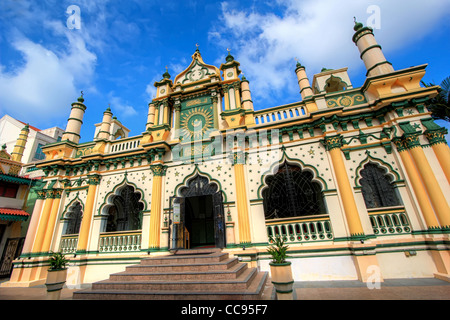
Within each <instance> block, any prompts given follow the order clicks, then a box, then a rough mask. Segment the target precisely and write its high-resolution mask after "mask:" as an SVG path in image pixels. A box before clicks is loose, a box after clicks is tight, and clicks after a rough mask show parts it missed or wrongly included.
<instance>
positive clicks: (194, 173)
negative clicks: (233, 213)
mask: <svg viewBox="0 0 450 320" xmlns="http://www.w3.org/2000/svg"><path fill="white" fill-rule="evenodd" d="M197 175H200V176H202V177H205V178H207V179H208V180H209V182H210V183H215V184H217V186H218V191H221V192H222V194H223V202H224V203H226V202H227V199H228V197H227V194H226V192H225V191H224V190H223V188H222V184H221V183H220V181H218V180H216V179H214V178H212V177H211V175H210V174H208V173H206V172H202V171H201V170H200V169H199V168H198V166H197V165H195V169H194V170H193V171H192V172H191V173H190V174H188V175H187V176H186V177H184V179H183V181H182V182H181V183H179V184H178V185H177V186H176V187H175V189H174V192H173V194H174V195H175V196H178V193H179V191H180V190H181V188H182V187H188V185H189V183H188V182H189V181H190V180H192V179H194V178H195V177H196V176H197Z"/></svg>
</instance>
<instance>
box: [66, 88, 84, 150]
mask: <svg viewBox="0 0 450 320" xmlns="http://www.w3.org/2000/svg"><path fill="white" fill-rule="evenodd" d="M85 111H86V106H85V105H84V98H83V91H81V96H80V97H79V98H78V101H77V102H74V103H72V110H71V111H70V116H69V120H68V121H67V126H66V131H64V133H63V135H62V138H61V140H62V141H71V142H75V143H78V142H79V141H80V132H81V125H82V124H83V117H84V112H85Z"/></svg>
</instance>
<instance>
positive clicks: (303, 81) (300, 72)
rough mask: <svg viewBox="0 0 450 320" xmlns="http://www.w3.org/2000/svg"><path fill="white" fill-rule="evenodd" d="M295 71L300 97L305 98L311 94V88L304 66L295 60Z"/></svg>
mask: <svg viewBox="0 0 450 320" xmlns="http://www.w3.org/2000/svg"><path fill="white" fill-rule="evenodd" d="M295 73H296V74H297V79H298V85H299V87H300V94H301V95H302V99H303V100H305V98H307V97H311V96H313V94H314V93H313V90H312V88H311V85H310V84H309V80H308V76H307V75H306V71H305V67H304V66H302V65H301V64H300V62H298V61H297V67H296V68H295Z"/></svg>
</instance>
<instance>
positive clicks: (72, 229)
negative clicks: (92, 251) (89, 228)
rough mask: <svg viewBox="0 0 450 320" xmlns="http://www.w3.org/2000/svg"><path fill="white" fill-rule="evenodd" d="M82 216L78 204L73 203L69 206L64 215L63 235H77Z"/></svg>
mask: <svg viewBox="0 0 450 320" xmlns="http://www.w3.org/2000/svg"><path fill="white" fill-rule="evenodd" d="M82 216H83V212H82V207H81V204H80V202H78V201H77V202H75V203H74V204H73V205H72V206H70V208H69V211H68V212H67V214H66V221H67V222H66V223H67V225H66V231H65V233H64V234H78V233H79V232H80V226H81V219H82Z"/></svg>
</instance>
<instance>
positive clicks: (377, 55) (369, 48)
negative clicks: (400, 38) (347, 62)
mask: <svg viewBox="0 0 450 320" xmlns="http://www.w3.org/2000/svg"><path fill="white" fill-rule="evenodd" d="M353 29H354V30H355V31H356V32H355V34H354V35H353V38H352V39H353V42H354V43H355V44H356V46H357V47H358V49H359V52H360V54H361V55H360V57H361V59H362V60H363V61H364V64H365V66H366V69H367V74H366V76H368V77H372V76H376V75H380V74H386V73H390V72H393V71H394V68H393V67H392V64H391V63H390V62H388V61H387V60H386V58H385V57H384V54H383V51H382V50H381V46H380V45H379V44H378V43H377V41H376V40H375V36H374V35H373V29H372V28H370V27H364V26H363V24H362V23H360V22H356V19H355V27H354V28H353Z"/></svg>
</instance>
